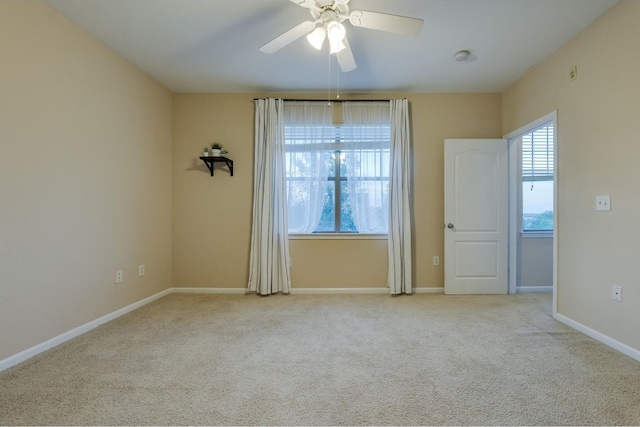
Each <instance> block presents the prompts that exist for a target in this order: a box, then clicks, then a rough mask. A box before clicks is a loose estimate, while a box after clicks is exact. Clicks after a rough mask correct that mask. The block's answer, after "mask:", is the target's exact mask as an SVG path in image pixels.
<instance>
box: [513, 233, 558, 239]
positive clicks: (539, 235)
mask: <svg viewBox="0 0 640 427" xmlns="http://www.w3.org/2000/svg"><path fill="white" fill-rule="evenodd" d="M520 237H522V238H523V239H540V238H548V237H553V231H526V232H525V231H522V232H520Z"/></svg>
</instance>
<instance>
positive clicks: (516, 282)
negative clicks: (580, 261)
mask: <svg viewBox="0 0 640 427" xmlns="http://www.w3.org/2000/svg"><path fill="white" fill-rule="evenodd" d="M557 133H558V132H557V112H556V111H554V112H552V113H549V114H547V115H545V116H544V117H541V118H539V119H537V120H535V121H533V122H531V123H529V124H527V125H525V126H523V127H521V128H519V129H517V130H515V131H513V132H511V133H509V134H507V135H506V136H505V139H507V140H508V145H509V204H510V206H509V211H510V214H509V247H510V253H509V293H517V292H547V291H552V292H553V312H554V313H555V312H556V307H557V304H556V296H557V292H556V285H557V232H558V226H557V218H558V213H557V200H558V191H557V188H558V186H557V179H556V177H557V162H556V153H557V145H558V144H557V142H558V138H557Z"/></svg>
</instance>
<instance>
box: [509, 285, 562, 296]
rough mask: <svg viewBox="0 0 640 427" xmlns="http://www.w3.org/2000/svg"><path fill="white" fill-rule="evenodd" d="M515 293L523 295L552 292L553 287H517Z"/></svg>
mask: <svg viewBox="0 0 640 427" xmlns="http://www.w3.org/2000/svg"><path fill="white" fill-rule="evenodd" d="M516 292H517V293H519V294H524V293H527V292H553V286H518V287H516Z"/></svg>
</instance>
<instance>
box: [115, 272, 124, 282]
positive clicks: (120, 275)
mask: <svg viewBox="0 0 640 427" xmlns="http://www.w3.org/2000/svg"><path fill="white" fill-rule="evenodd" d="M122 278H123V273H122V270H118V271H116V283H122Z"/></svg>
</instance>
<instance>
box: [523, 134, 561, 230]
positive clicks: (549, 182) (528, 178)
mask: <svg viewBox="0 0 640 427" xmlns="http://www.w3.org/2000/svg"><path fill="white" fill-rule="evenodd" d="M553 141H554V136H553V122H549V123H545V124H544V125H542V126H540V127H538V128H536V129H534V130H532V131H530V132H528V133H526V134H524V135H522V231H523V232H525V233H531V232H551V231H553V179H554V177H553V168H554V166H553V163H554V162H553V152H554V150H553Z"/></svg>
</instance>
